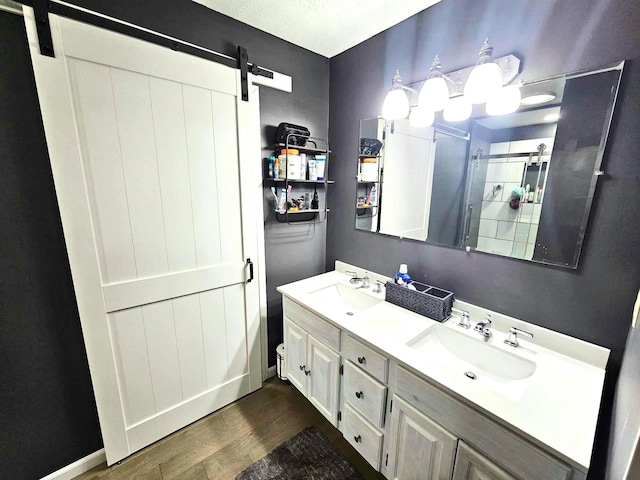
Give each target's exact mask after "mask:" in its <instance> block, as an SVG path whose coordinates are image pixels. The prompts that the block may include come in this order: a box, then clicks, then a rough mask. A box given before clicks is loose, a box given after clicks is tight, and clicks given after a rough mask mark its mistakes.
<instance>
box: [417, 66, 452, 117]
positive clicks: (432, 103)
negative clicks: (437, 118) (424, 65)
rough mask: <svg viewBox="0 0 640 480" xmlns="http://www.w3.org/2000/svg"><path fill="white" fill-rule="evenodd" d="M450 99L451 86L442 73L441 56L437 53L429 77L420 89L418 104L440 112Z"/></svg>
mask: <svg viewBox="0 0 640 480" xmlns="http://www.w3.org/2000/svg"><path fill="white" fill-rule="evenodd" d="M448 100H449V87H447V81H446V79H445V77H444V75H443V74H442V64H441V63H440V57H438V55H436V57H435V58H434V59H433V63H432V64H431V67H429V77H428V78H427V80H426V81H425V82H424V83H423V84H422V88H421V89H420V95H419V96H418V105H420V107H422V108H425V109H427V110H431V111H432V112H439V111H440V110H442V109H444V107H445V106H446V105H447V101H448Z"/></svg>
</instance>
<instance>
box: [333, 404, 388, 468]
mask: <svg viewBox="0 0 640 480" xmlns="http://www.w3.org/2000/svg"><path fill="white" fill-rule="evenodd" d="M342 433H343V435H344V438H346V439H347V441H348V442H349V443H350V444H351V445H353V448H355V449H356V450H357V451H358V453H359V454H360V455H362V456H363V457H364V459H365V460H366V461H367V462H369V463H370V464H371V466H372V467H373V468H375V469H376V470H380V455H381V452H382V437H383V435H382V433H381V432H379V431H378V430H377V429H376V428H374V427H373V426H372V425H371V424H370V423H369V422H367V421H366V420H365V419H364V418H362V417H361V416H360V415H358V413H356V411H355V410H353V409H352V408H351V407H350V406H349V405H348V404H345V406H344V412H343V416H342Z"/></svg>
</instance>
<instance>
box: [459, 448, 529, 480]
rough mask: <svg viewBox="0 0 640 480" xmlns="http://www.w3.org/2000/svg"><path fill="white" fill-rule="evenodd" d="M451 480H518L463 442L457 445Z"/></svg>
mask: <svg viewBox="0 0 640 480" xmlns="http://www.w3.org/2000/svg"><path fill="white" fill-rule="evenodd" d="M453 480H518V479H517V478H516V477H514V476H512V475H511V474H509V473H507V472H506V471H505V470H504V469H502V468H500V467H499V466H498V465H496V464H495V463H493V462H492V461H490V460H489V459H487V458H486V457H485V456H483V455H482V454H481V453H480V452H478V451H476V450H474V449H473V448H471V447H470V446H469V445H467V444H466V443H465V442H463V441H460V442H459V443H458V453H457V454H456V464H455V467H454V470H453Z"/></svg>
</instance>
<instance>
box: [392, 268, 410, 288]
mask: <svg viewBox="0 0 640 480" xmlns="http://www.w3.org/2000/svg"><path fill="white" fill-rule="evenodd" d="M395 282H396V283H397V284H398V285H401V286H403V287H406V286H407V285H409V283H411V277H410V276H409V268H408V267H407V264H406V263H401V264H400V268H399V269H398V273H396V277H395Z"/></svg>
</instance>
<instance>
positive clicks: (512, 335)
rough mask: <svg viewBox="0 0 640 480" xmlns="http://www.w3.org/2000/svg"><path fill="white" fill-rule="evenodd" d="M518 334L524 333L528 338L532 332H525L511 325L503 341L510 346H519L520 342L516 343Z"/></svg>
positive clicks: (531, 336)
mask: <svg viewBox="0 0 640 480" xmlns="http://www.w3.org/2000/svg"><path fill="white" fill-rule="evenodd" d="M518 334H520V335H525V336H527V337H529V338H533V333H530V332H525V331H524V330H520V329H519V328H517V327H511V328H510V329H509V334H508V335H507V338H505V339H504V343H506V344H507V345H509V346H511V347H516V348H517V347H519V346H520V343H518Z"/></svg>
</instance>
